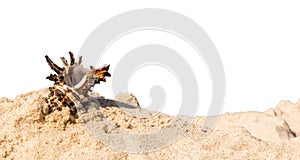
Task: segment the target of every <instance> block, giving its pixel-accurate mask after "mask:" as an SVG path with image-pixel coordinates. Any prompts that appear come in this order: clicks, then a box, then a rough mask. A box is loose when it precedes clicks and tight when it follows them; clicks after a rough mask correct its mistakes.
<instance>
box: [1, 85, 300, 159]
mask: <svg viewBox="0 0 300 160" xmlns="http://www.w3.org/2000/svg"><path fill="white" fill-rule="evenodd" d="M47 95H48V90H47V89H41V90H38V91H33V92H29V93H26V94H22V95H19V96H17V97H16V98H15V99H8V98H1V99H0V117H1V121H0V157H1V158H2V159H300V150H299V146H300V138H299V137H297V135H300V118H299V117H300V102H298V103H297V104H292V103H290V102H289V101H282V102H280V103H279V105H278V106H277V107H275V108H274V109H272V108H271V109H269V110H267V111H266V112H244V113H227V114H224V115H220V116H217V117H196V118H191V117H186V116H177V117H172V116H168V115H166V114H162V113H158V112H150V111H147V110H144V109H141V108H140V107H139V104H138V100H137V99H136V98H135V97H134V96H133V95H132V94H120V95H118V96H117V97H116V98H115V100H106V99H103V97H102V98H99V99H97V100H99V104H100V105H101V106H102V107H100V108H97V107H94V108H93V107H91V108H88V109H86V108H85V109H79V117H78V118H77V119H74V118H73V117H71V116H70V114H69V109H68V108H66V107H64V108H63V110H62V111H55V112H53V113H51V114H46V113H45V111H46V110H47V104H46V103H45V100H44V98H45V97H47ZM215 118H217V119H218V121H217V123H216V125H214V126H209V125H208V126H206V125H207V123H204V122H207V121H206V120H210V119H215ZM205 128H206V129H205ZM210 128H211V129H210Z"/></svg>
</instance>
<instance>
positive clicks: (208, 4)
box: [0, 0, 300, 115]
mask: <svg viewBox="0 0 300 160" xmlns="http://www.w3.org/2000/svg"><path fill="white" fill-rule="evenodd" d="M141 8H163V9H169V10H173V11H176V12H178V13H181V14H183V15H185V16H187V17H189V18H191V19H192V20H194V21H195V22H196V23H198V24H199V25H200V26H201V27H202V28H203V29H204V30H205V31H206V32H207V34H208V35H209V37H210V38H211V39H212V41H213V42H214V44H215V45H216V47H217V49H218V51H219V54H220V56H221V58H222V60H223V65H224V68H225V75H226V99H225V103H224V108H223V111H222V113H224V112H240V111H248V110H255V111H265V110H267V109H268V108H270V107H276V105H277V104H278V103H279V102H280V101H281V100H290V101H291V102H294V103H296V102H297V101H298V99H299V98H300V74H299V72H300V63H299V58H300V45H299V44H300V21H299V19H300V10H299V8H300V2H297V1H271V0H270V1H261V0H254V1H248V2H245V1H244V2H241V1H238V0H236V1H232V0H229V1H221V0H220V1H214V0H212V1H186V2H183V1H174V0H172V1H171V0H165V1H158V0H152V1H140V0H139V1H138V0H135V1H113V0H112V1H85V2H82V1H81V2H79V1H67V0H66V1H51V2H47V3H44V2H41V1H30V0H29V1H7V2H4V1H1V2H0V23H1V25H0V67H1V81H0V82H1V83H0V97H2V96H4V97H9V98H14V97H15V96H16V95H18V94H21V93H26V92H28V91H32V90H37V89H41V88H45V87H48V86H50V85H51V84H52V83H51V82H50V81H48V80H46V79H45V77H46V76H48V75H49V74H50V73H51V72H52V71H51V69H50V68H49V67H48V66H47V64H46V63H45V59H44V55H46V54H48V55H49V56H50V57H51V58H52V59H53V60H54V61H55V62H57V63H58V64H61V63H60V59H59V57H60V56H68V54H67V53H68V52H69V51H72V52H73V53H75V54H77V53H78V52H79V50H80V47H81V45H82V44H83V43H84V41H85V39H86V38H87V37H88V35H89V34H90V33H91V32H92V31H93V30H94V29H95V28H96V27H97V26H99V25H100V24H101V23H102V22H104V21H105V20H108V19H109V18H111V17H113V16H116V15H118V14H121V13H123V12H126V11H130V10H134V9H141ZM153 41H155V42H156V43H157V44H164V45H167V46H168V47H171V48H173V49H174V50H176V51H177V52H179V53H184V54H186V55H185V56H184V57H185V58H186V59H187V61H188V62H189V63H190V64H191V66H193V65H195V63H194V62H199V64H198V67H193V68H194V69H195V70H194V71H195V74H196V76H197V80H198V82H199V88H200V94H201V95H200V98H201V99H200V104H201V105H200V106H201V107H200V108H199V112H198V115H205V113H206V111H207V110H208V107H209V101H210V99H211V94H212V93H211V84H210V83H211V82H210V81H209V80H210V79H209V76H208V75H209V73H208V71H207V69H206V68H205V63H204V62H203V61H202V59H201V57H199V56H195V53H196V52H195V51H193V49H191V48H190V46H187V44H185V43H184V42H183V41H181V40H180V39H178V38H172V35H167V34H164V33H157V32H151V31H145V33H134V34H132V35H128V36H126V37H123V38H122V39H120V40H119V41H117V42H116V44H113V45H112V46H111V48H109V49H108V50H107V53H106V54H105V56H106V60H107V61H104V60H105V59H102V60H101V62H100V63H99V65H101V64H103V63H110V64H111V66H112V68H111V70H112V71H113V66H114V65H116V64H117V62H118V59H119V58H121V56H122V54H125V53H126V51H129V50H130V49H133V48H135V47H138V46H139V45H143V44H148V43H152V42H153ZM110 55H113V56H110ZM107 56H108V57H107ZM196 65H197V64H196ZM216 65H218V64H216ZM149 72H151V73H154V72H155V73H156V74H158V75H156V76H155V78H152V79H149V80H145V79H147V78H151V77H149V76H147V74H146V73H149ZM111 73H113V72H111ZM150 75H151V74H150ZM112 76H113V75H112ZM166 82H167V83H166ZM156 84H158V85H161V86H163V87H164V88H165V91H166V93H167V96H168V97H167V102H166V104H165V108H164V109H163V112H165V113H169V114H176V112H175V110H176V105H178V104H179V103H180V101H181V99H180V94H181V93H180V84H179V83H178V81H177V79H176V77H174V75H173V74H172V73H168V71H167V70H166V69H164V68H159V67H157V66H154V67H153V66H152V67H151V66H147V67H145V68H141V69H139V70H137V71H136V72H135V74H134V75H132V77H131V80H130V83H129V90H130V92H133V93H134V94H135V95H136V96H137V97H138V98H139V101H140V103H141V104H142V107H143V106H147V105H148V104H150V102H151V100H150V99H149V91H150V90H149V89H150V88H151V86H153V85H156ZM111 85H112V84H111V79H109V78H108V79H107V83H106V84H105V83H101V84H100V85H99V86H98V87H96V88H95V90H96V91H98V92H100V93H101V94H102V95H104V96H106V97H107V98H112V95H111ZM191 96H193V95H191Z"/></svg>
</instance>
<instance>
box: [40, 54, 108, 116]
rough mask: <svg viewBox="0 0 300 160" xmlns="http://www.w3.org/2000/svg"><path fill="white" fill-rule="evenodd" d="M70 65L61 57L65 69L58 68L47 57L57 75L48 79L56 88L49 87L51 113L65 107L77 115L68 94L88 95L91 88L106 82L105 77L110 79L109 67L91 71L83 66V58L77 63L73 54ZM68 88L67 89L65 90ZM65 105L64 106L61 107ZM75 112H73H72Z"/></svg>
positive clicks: (91, 68) (91, 69)
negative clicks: (73, 92)
mask: <svg viewBox="0 0 300 160" xmlns="http://www.w3.org/2000/svg"><path fill="white" fill-rule="evenodd" d="M69 55H70V63H68V61H67V60H66V59H65V58H64V57H61V60H62V62H63V64H64V67H63V68H61V67H59V66H57V65H56V64H55V63H53V62H52V60H51V59H50V58H49V57H48V56H47V55H46V56H45V58H46V60H47V63H48V65H49V66H50V68H51V69H52V70H53V71H55V72H56V74H50V76H48V77H46V79H49V80H50V81H54V86H53V87H49V90H50V92H51V93H50V94H49V96H48V100H47V102H48V104H49V112H51V111H53V110H55V109H59V110H60V109H61V107H63V106H68V107H70V108H71V113H72V112H73V113H72V114H76V108H75V106H74V104H76V103H75V102H72V101H73V98H72V97H68V95H69V94H67V92H72V91H75V92H76V93H79V94H82V95H85V96H86V95H88V92H90V91H91V88H92V87H94V86H95V84H99V83H100V81H103V82H106V79H105V77H106V76H107V77H110V76H111V75H110V73H109V72H108V70H109V65H104V66H102V67H100V68H97V69H95V68H94V67H93V66H91V67H90V68H89V69H87V68H84V67H83V66H82V64H81V63H82V57H81V56H80V57H79V59H78V62H75V58H74V55H73V53H72V52H69ZM65 87H67V89H64V88H65ZM61 105H63V106H61ZM72 110H73V111H72Z"/></svg>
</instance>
